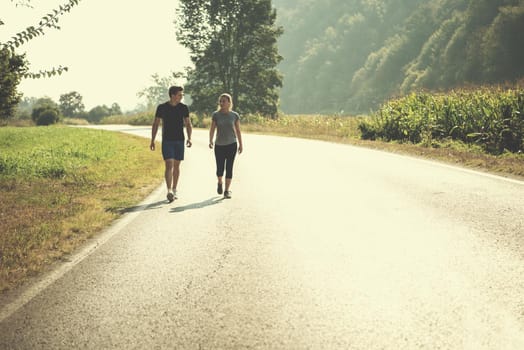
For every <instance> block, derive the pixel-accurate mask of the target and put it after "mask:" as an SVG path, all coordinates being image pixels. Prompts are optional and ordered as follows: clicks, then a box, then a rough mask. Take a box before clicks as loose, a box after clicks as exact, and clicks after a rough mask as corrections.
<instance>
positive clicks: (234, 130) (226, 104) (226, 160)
mask: <svg viewBox="0 0 524 350" xmlns="http://www.w3.org/2000/svg"><path fill="white" fill-rule="evenodd" d="M232 109H233V100H232V98H231V95H229V94H222V95H220V97H219V99H218V110H217V111H215V112H213V115H212V118H211V119H212V121H211V127H210V129H209V148H211V149H212V148H213V146H214V147H215V159H216V164H217V171H216V175H217V179H218V184H217V193H218V194H222V192H223V193H224V198H231V190H230V189H229V188H230V186H231V180H232V179H233V163H234V161H235V155H236V153H237V152H238V153H239V154H240V153H242V134H241V133H240V116H239V115H238V113H237V112H235V111H233V110H232ZM215 130H216V131H217V135H216V139H215V143H214V144H213V137H214V136H215ZM224 170H225V172H226V184H225V189H223V181H222V179H223V176H224Z"/></svg>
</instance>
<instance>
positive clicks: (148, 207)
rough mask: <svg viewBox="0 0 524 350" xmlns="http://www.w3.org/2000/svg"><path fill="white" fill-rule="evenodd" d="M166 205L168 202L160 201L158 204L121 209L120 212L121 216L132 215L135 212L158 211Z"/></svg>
mask: <svg viewBox="0 0 524 350" xmlns="http://www.w3.org/2000/svg"><path fill="white" fill-rule="evenodd" d="M165 204H167V201H166V200H163V201H158V202H154V203H148V204H143V205H135V206H134V207H129V208H122V209H119V210H118V212H119V213H120V214H126V213H132V212H135V211H143V210H150V209H158V208H161V207H162V206H163V205H165Z"/></svg>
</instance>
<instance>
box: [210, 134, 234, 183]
mask: <svg viewBox="0 0 524 350" xmlns="http://www.w3.org/2000/svg"><path fill="white" fill-rule="evenodd" d="M236 154H237V143H236V142H235V143H232V144H230V145H225V146H219V145H215V159H216V161H217V176H218V177H222V176H224V167H225V169H226V179H232V178H233V163H234V162H235V156H236Z"/></svg>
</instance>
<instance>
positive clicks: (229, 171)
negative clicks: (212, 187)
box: [225, 143, 238, 191]
mask: <svg viewBox="0 0 524 350" xmlns="http://www.w3.org/2000/svg"><path fill="white" fill-rule="evenodd" d="M237 149H238V146H237V144H236V143H233V144H231V145H228V146H227V154H226V158H225V161H226V191H229V187H230V186H231V180H232V179H233V164H234V163H235V156H236V154H237Z"/></svg>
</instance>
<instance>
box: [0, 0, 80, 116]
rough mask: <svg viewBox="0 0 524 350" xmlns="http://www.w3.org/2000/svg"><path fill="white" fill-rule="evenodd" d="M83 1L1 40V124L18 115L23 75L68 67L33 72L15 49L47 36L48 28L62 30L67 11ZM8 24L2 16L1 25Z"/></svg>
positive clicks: (70, 2)
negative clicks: (15, 111)
mask: <svg viewBox="0 0 524 350" xmlns="http://www.w3.org/2000/svg"><path fill="white" fill-rule="evenodd" d="M29 2H30V0H26V1H24V2H21V1H18V2H17V4H23V5H28V3H29ZM79 2H80V0H68V1H67V3H65V4H63V5H60V6H59V7H58V8H57V9H54V10H53V11H52V13H49V14H47V15H45V16H44V17H42V19H41V20H40V22H39V23H38V25H37V26H29V27H27V28H26V29H24V30H22V31H21V32H18V33H16V34H15V35H13V36H12V37H11V39H10V40H8V41H7V42H5V43H2V42H0V124H2V123H6V122H7V120H8V119H9V118H11V117H12V116H13V115H14V106H16V105H17V104H18V102H19V101H20V98H21V94H20V93H19V92H18V91H17V87H18V84H19V83H20V80H21V79H22V78H34V79H38V78H43V77H51V76H53V75H57V74H62V72H64V71H67V67H62V66H59V67H57V68H51V69H49V70H40V71H38V72H29V69H28V62H27V60H26V59H25V55H23V54H22V55H19V54H16V53H15V50H16V49H18V48H19V47H20V46H22V45H24V44H26V43H27V42H29V41H30V40H31V39H34V38H36V37H38V36H41V35H44V34H45V30H46V29H48V28H52V29H60V27H59V26H58V20H59V18H60V16H62V15H63V14H64V13H66V12H69V11H70V10H71V8H72V7H73V6H75V5H77V4H78V3H79ZM2 25H5V23H4V22H3V21H2V19H1V18H0V26H2Z"/></svg>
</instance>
